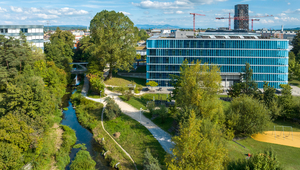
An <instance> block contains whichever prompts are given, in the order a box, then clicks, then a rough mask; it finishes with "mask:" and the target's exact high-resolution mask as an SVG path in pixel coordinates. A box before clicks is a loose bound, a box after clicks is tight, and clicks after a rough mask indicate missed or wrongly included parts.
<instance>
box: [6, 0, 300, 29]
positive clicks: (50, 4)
mask: <svg viewBox="0 0 300 170" xmlns="http://www.w3.org/2000/svg"><path fill="white" fill-rule="evenodd" d="M236 4H249V15H250V16H259V15H274V17H268V18H260V21H259V22H255V23H254V29H259V28H271V27H272V26H280V25H286V26H289V25H293V26H300V1H298V0H284V1H280V0H156V1H155V0H110V1H99V0H90V1H89V0H88V1H79V0H72V1H70V0H64V1H62V0H51V1H50V0H43V1H42V2H40V1H36V0H28V1H25V0H15V1H6V0H2V1H1V2H0V15H1V17H0V25H3V24H5V25H15V24H29V25H33V24H41V25H47V21H49V23H50V25H86V26H88V25H89V22H90V20H91V19H92V18H93V17H94V16H95V15H96V13H97V12H101V11H102V10H108V11H111V10H114V11H116V12H122V13H124V14H125V15H127V16H128V17H129V18H130V19H131V20H132V21H133V22H134V24H135V25H138V24H149V25H165V24H169V25H174V26H179V27H182V28H192V24H193V23H192V19H193V16H192V15H190V14H189V13H200V14H205V15H206V16H196V28H217V27H228V20H216V19H215V17H228V13H229V12H230V13H231V14H232V15H231V16H233V15H234V5H236ZM231 27H232V28H233V21H232V23H231Z"/></svg>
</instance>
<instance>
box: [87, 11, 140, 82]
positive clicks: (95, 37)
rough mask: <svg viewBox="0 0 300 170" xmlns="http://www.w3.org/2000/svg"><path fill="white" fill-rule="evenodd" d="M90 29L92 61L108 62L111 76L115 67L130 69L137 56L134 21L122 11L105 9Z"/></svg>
mask: <svg viewBox="0 0 300 170" xmlns="http://www.w3.org/2000/svg"><path fill="white" fill-rule="evenodd" d="M90 30H91V37H92V41H93V44H94V45H93V46H94V47H91V49H92V54H93V55H92V57H91V58H90V61H95V62H97V64H98V65H103V64H105V65H106V64H108V65H109V67H110V70H109V77H110V78H111V77H112V71H113V70H114V69H120V70H129V68H130V67H131V65H132V64H133V62H134V58H135V56H136V50H135V48H134V47H135V44H136V36H135V34H134V33H135V28H134V24H133V22H132V21H131V20H130V19H129V18H128V17H127V16H125V15H124V14H123V13H121V12H119V13H117V12H115V11H106V10H103V11H101V12H99V13H97V14H96V15H95V17H94V18H93V19H92V21H91V24H90Z"/></svg>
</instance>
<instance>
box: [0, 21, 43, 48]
mask: <svg viewBox="0 0 300 170" xmlns="http://www.w3.org/2000/svg"><path fill="white" fill-rule="evenodd" d="M20 31H22V32H23V33H24V34H25V35H26V38H27V41H28V42H29V44H31V45H34V46H36V47H38V48H41V49H42V50H43V51H44V26H43V25H0V35H5V36H6V37H15V38H19V36H20Z"/></svg>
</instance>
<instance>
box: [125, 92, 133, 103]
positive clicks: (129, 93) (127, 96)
mask: <svg viewBox="0 0 300 170" xmlns="http://www.w3.org/2000/svg"><path fill="white" fill-rule="evenodd" d="M124 96H125V98H126V100H127V101H129V100H130V99H131V97H133V94H132V93H131V90H127V91H125V93H124Z"/></svg>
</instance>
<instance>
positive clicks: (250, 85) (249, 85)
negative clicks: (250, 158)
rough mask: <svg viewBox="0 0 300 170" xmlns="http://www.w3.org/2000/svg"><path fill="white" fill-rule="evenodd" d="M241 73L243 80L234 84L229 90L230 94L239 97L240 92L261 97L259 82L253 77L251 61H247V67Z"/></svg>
mask: <svg viewBox="0 0 300 170" xmlns="http://www.w3.org/2000/svg"><path fill="white" fill-rule="evenodd" d="M242 72H243V73H241V77H242V81H241V82H239V83H236V84H235V85H233V86H232V87H231V88H230V89H229V91H228V95H230V96H231V97H237V96H239V94H246V95H253V96H255V97H257V98H259V96H257V95H259V90H258V87H257V83H256V82H255V80H253V79H252V75H253V70H252V69H251V67H250V64H249V63H246V66H245V69H243V70H242Z"/></svg>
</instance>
